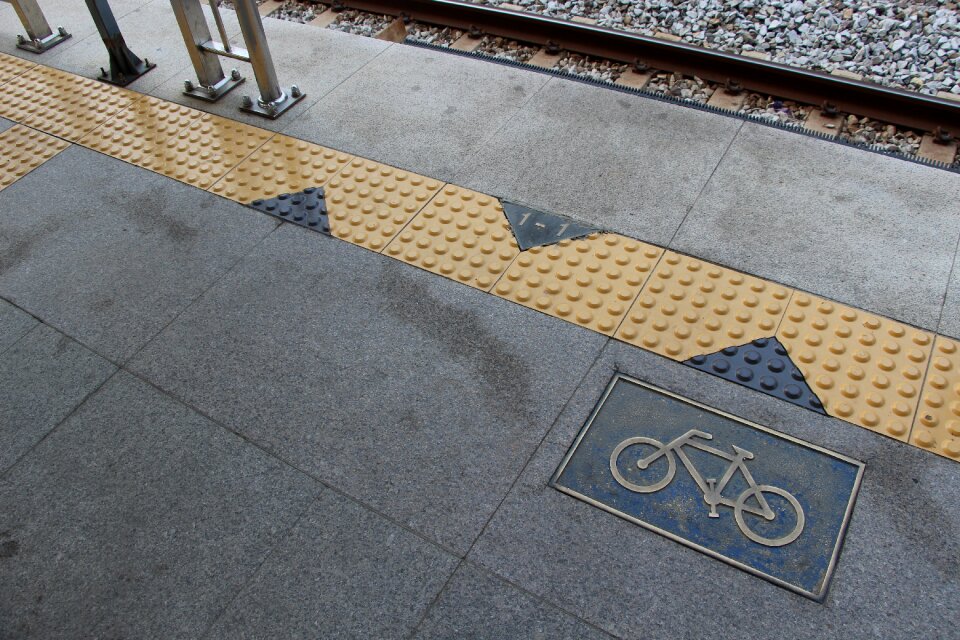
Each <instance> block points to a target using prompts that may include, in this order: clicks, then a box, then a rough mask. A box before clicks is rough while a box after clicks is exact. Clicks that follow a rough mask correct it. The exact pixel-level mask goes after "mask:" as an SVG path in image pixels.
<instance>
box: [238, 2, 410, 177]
mask: <svg viewBox="0 0 960 640" xmlns="http://www.w3.org/2000/svg"><path fill="white" fill-rule="evenodd" d="M328 10H329V9H328ZM228 11H229V9H228ZM234 37H236V36H234ZM396 44H397V43H396V42H393V43H390V45H388V46H386V47H384V48H383V49H381V50H380V51H378V52H377V53H376V55H374V56H373V57H372V58H370V59H369V60H367V61H366V62H364V63H363V64H362V65H360V66H359V67H357V68H356V69H354V70H353V72H352V73H350V74H349V75H348V76H346V77H345V78H343V79H342V80H341V81H340V82H337V83H336V84H334V85H333V86H332V87H330V88H329V89H328V90H327V91H324V92H323V93H322V94H321V95H320V97H319V98H317V99H316V101H314V103H313V104H311V105H310V106H309V107H307V108H306V109H304V110H303V111H301V112H300V113H298V114H296V115H294V117H293V118H291V119H290V120H287V121H286V122H285V123H284V126H283V128H281V129H278V130H277V133H284V132H285V131H287V130H288V129H289V128H290V126H291V125H292V124H293V123H294V122H297V121H298V120H300V119H301V118H303V117H304V116H305V115H307V113H309V112H310V111H311V110H312V109H313V108H314V107H316V106H317V105H319V104H320V102H321V101H322V100H323V99H324V98H326V97H327V96H328V95H330V94H331V93H333V92H334V91H335V90H336V89H338V88H339V87H340V85H342V84H344V83H345V82H346V81H347V80H350V79H351V78H353V76H355V75H357V74H358V73H360V72H361V71H363V70H364V69H366V68H367V67H368V66H369V65H371V64H373V61H374V60H376V59H377V58H379V57H380V56H382V55H383V54H384V53H385V52H386V51H389V50H390V49H391V48H392V47H393V46H395V45H396ZM221 117H226V116H221ZM284 135H287V137H290V138H293V137H296V136H290V135H289V134H285V133H284ZM297 140H300V138H297ZM304 142H310V140H304ZM313 144H320V143H319V142H314V143H313ZM320 146H323V147H326V146H327V145H325V144H320ZM327 148H329V149H334V148H333V147H327ZM334 151H342V152H343V153H347V154H349V155H352V156H355V155H357V154H355V153H353V152H352V151H344V150H342V149H334ZM358 157H359V156H358ZM397 168H398V169H404V167H397ZM404 170H405V171H410V170H409V169H404ZM412 173H416V172H415V171H413V172H412Z"/></svg>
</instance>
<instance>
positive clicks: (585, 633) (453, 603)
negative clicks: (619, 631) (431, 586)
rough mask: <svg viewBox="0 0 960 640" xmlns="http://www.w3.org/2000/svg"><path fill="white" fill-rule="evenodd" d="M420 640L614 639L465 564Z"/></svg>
mask: <svg viewBox="0 0 960 640" xmlns="http://www.w3.org/2000/svg"><path fill="white" fill-rule="evenodd" d="M414 638H417V639H419V640H428V639H431V640H432V639H439V638H473V639H476V640H480V639H482V638H490V639H491V640H493V639H496V640H501V639H504V638H510V639H511V640H513V639H516V640H520V639H521V638H529V639H530V640H567V639H571V640H572V639H573V638H609V636H608V635H607V634H605V633H603V632H602V631H599V630H597V629H595V628H593V627H591V626H590V625H588V624H586V623H584V622H583V621H581V620H578V619H577V618H575V617H573V616H571V615H569V614H566V613H564V612H562V611H560V610H559V609H557V608H555V607H553V606H551V605H549V604H545V603H544V602H542V601H541V600H538V599H537V598H534V597H533V596H531V595H529V594H526V593H523V592H522V591H520V590H519V589H517V588H516V587H513V586H511V585H509V584H507V583H506V582H503V581H502V580H500V579H498V578H496V577H494V576H491V575H490V574H488V573H486V572H485V571H483V570H481V569H478V568H476V567H473V566H471V565H469V564H464V565H462V566H461V567H460V568H459V569H457V572H456V574H455V575H454V576H453V579H452V580H451V581H450V584H448V585H447V586H446V587H445V588H444V590H443V593H442V594H440V598H439V599H438V600H437V602H436V604H434V605H433V608H431V609H430V613H429V614H427V617H426V619H425V620H424V621H423V624H422V625H421V626H420V629H419V630H418V632H417V634H416V635H415V636H414Z"/></svg>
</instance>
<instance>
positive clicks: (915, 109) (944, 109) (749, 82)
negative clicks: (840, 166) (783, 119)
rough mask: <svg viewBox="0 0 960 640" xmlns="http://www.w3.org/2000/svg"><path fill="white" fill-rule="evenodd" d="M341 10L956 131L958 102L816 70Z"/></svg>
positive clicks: (466, 6)
mask: <svg viewBox="0 0 960 640" xmlns="http://www.w3.org/2000/svg"><path fill="white" fill-rule="evenodd" d="M334 6H335V7H337V6H339V7H344V8H350V9H357V10H360V11H368V12H371V13H380V14H387V15H393V16H409V17H410V18H411V19H414V20H418V21H421V22H426V23H430V24H438V25H443V26H450V27H456V28H460V29H477V30H479V31H481V32H483V33H485V34H490V35H495V36H501V37H506V38H511V39H514V40H520V41H523V42H531V43H534V44H541V45H545V44H548V43H550V44H555V45H556V46H559V47H560V48H561V49H565V50H568V51H573V52H576V53H581V54H587V55H592V56H596V57H600V58H607V59H611V60H616V61H619V62H626V63H631V64H632V63H634V62H636V61H641V62H643V63H645V64H647V65H649V67H650V68H652V69H660V70H665V71H675V72H678V73H681V74H684V75H693V76H698V77H700V78H704V79H706V80H711V81H714V82H720V83H725V82H727V81H728V80H733V81H735V82H739V83H740V85H742V86H743V88H745V89H749V90H751V91H757V92H761V93H766V94H769V95H772V96H776V97H778V98H787V99H791V100H796V101H798V102H803V103H806V104H813V105H817V106H821V105H823V104H824V103H825V102H826V103H830V104H831V105H834V106H835V107H836V108H837V110H838V111H841V112H846V113H853V114H856V115H858V116H868V117H870V118H874V119H877V120H881V121H883V122H890V123H893V124H897V125H903V126H907V127H910V128H914V129H919V130H922V131H934V130H935V129H936V128H937V127H942V128H943V129H945V130H947V131H950V132H952V133H954V134H956V133H957V132H960V101H954V100H949V99H945V98H939V97H937V96H930V95H926V94H922V93H917V92H913V91H904V90H902V89H895V88H892V87H885V86H883V85H879V84H874V83H871V82H863V81H859V80H853V79H849V78H844V77H840V76H834V75H830V74H827V73H822V72H819V71H811V70H809V69H802V68H799V67H793V66H788V65H785V64H780V63H777V62H770V61H767V60H760V59H756V58H750V57H747V56H742V55H737V54H733V53H728V52H725V51H720V50H716V49H706V48H703V47H697V46H693V45H690V44H686V43H682V42H673V41H670V40H664V39H660V38H651V37H647V36H642V35H638V34H635V33H630V32H628V31H621V30H618V29H610V28H607V27H599V26H596V25H590V24H582V23H578V22H570V21H567V20H559V19H557V18H551V17H548V16H542V15H538V14H533V13H526V12H519V11H513V10H507V9H500V8H497V7H491V6H485V5H478V4H473V3H470V2H462V1H459V0H340V1H339V2H336V3H335V5H334Z"/></svg>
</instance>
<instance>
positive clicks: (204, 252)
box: [0, 146, 276, 361]
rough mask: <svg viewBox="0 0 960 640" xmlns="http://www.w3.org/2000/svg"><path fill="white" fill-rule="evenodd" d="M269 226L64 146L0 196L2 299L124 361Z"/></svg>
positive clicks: (189, 190)
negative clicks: (58, 152)
mask: <svg viewBox="0 0 960 640" xmlns="http://www.w3.org/2000/svg"><path fill="white" fill-rule="evenodd" d="M53 203H55V204H53ZM275 224H276V223H275V222H274V221H273V220H271V219H270V218H268V217H267V216H264V215H262V214H259V213H257V212H255V211H253V210H251V209H248V208H246V207H243V206H241V205H238V204H235V203H232V202H230V201H227V200H224V199H222V198H219V197H217V196H215V195H212V194H208V193H204V192H203V191H200V190H198V189H195V188H193V187H189V186H186V185H183V184H180V183H178V182H175V181H173V180H171V179H169V178H166V177H164V176H160V175H157V174H154V173H151V172H149V171H145V170H143V169H139V168H136V167H133V166H131V165H128V164H125V163H123V162H120V161H119V160H114V159H112V158H109V157H107V156H104V155H101V154H99V153H95V152H93V151H89V150H86V149H82V148H80V147H76V146H75V147H71V148H70V149H67V150H66V151H64V152H63V153H60V154H59V155H57V156H56V157H55V158H53V159H52V160H50V161H48V162H46V163H44V164H43V165H42V166H40V167H39V168H37V169H36V170H35V171H32V172H30V173H29V174H27V175H26V176H24V177H23V178H21V179H20V180H18V181H17V182H16V183H14V184H13V185H11V186H10V187H9V188H7V189H4V190H3V191H2V192H0V294H2V295H3V296H4V297H5V298H7V299H9V300H11V301H12V302H15V303H16V304H17V305H18V306H20V307H23V308H24V309H26V310H28V311H30V312H31V313H33V314H34V315H36V316H37V317H39V318H41V319H42V320H44V321H45V322H49V323H50V324H51V325H53V326H55V327H57V328H58V329H60V330H61V331H63V332H64V333H66V334H68V335H70V336H71V337H73V338H75V339H76V340H79V341H80V342H82V343H83V344H85V345H86V346H88V347H90V348H91V349H94V350H95V351H97V352H98V353H100V354H101V355H105V356H106V357H108V358H110V359H113V360H117V361H122V360H124V359H126V358H128V357H129V356H130V355H131V354H132V353H134V352H135V351H136V350H137V349H139V348H140V347H141V346H142V345H143V344H144V343H146V341H147V340H149V339H150V338H151V337H153V336H154V335H155V334H156V333H157V332H158V331H159V330H160V329H161V328H163V326H164V325H165V324H167V323H168V322H169V321H170V320H171V319H172V318H173V317H174V316H175V315H176V314H177V313H179V312H180V311H182V310H183V308H184V307H185V306H186V305H187V304H189V303H190V302H191V301H192V300H193V299H194V298H196V296H198V295H199V294H200V293H201V292H203V291H204V290H205V289H206V288H207V287H209V286H210V285H211V284H213V282H214V281H215V280H216V279H217V278H219V277H220V276H221V275H222V274H223V273H224V272H225V271H226V270H227V269H228V268H229V267H230V266H231V265H233V264H234V263H235V262H236V260H237V259H238V258H240V257H241V256H242V255H243V254H244V253H246V252H247V251H248V250H249V249H250V248H251V247H252V246H253V245H254V244H255V243H256V242H258V241H259V240H260V239H261V238H262V237H263V236H264V235H265V234H267V233H269V232H270V231H271V230H272V229H274V228H275Z"/></svg>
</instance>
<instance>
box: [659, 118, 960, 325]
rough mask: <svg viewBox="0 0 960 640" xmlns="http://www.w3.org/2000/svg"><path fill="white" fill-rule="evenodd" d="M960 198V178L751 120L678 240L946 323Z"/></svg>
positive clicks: (839, 296) (901, 313) (919, 319)
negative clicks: (942, 314)
mask: <svg viewBox="0 0 960 640" xmlns="http://www.w3.org/2000/svg"><path fill="white" fill-rule="evenodd" d="M787 150H789V152H787ZM958 201H960V175H956V174H953V173H950V172H947V171H942V170H940V169H934V168H930V167H924V166H922V165H918V164H912V163H908V162H903V161H901V160H897V159H896V158H887V157H884V156H881V155H877V154H874V153H869V152H867V151H863V150H858V149H851V148H847V147H842V146H840V145H837V144H834V143H831V142H827V141H824V140H817V139H815V138H809V137H805V136H798V135H796V134H795V133H793V132H790V131H781V130H778V129H772V128H770V127H765V126H762V125H758V124H751V123H747V124H745V125H744V127H743V130H742V131H741V132H740V134H739V135H738V136H737V138H736V139H735V140H734V142H733V144H732V145H731V147H730V151H729V152H728V153H727V155H726V156H725V157H724V159H723V162H721V163H720V166H719V167H718V168H717V171H716V173H715V174H714V176H713V177H712V178H711V180H710V182H709V184H707V186H706V188H704V190H703V194H702V195H701V196H700V198H699V199H698V200H697V203H696V205H695V206H694V207H693V209H692V210H691V211H690V214H689V215H688V216H687V219H686V220H685V221H684V223H683V226H682V227H681V228H680V230H679V232H678V233H677V237H676V239H675V240H674V241H673V242H672V243H671V248H672V249H676V250H678V251H683V252H685V253H689V254H691V255H695V256H697V257H700V258H704V259H707V260H713V261H715V262H719V263H721V264H723V265H727V266H730V267H734V268H737V269H741V270H743V271H747V272H749V273H753V274H756V275H759V276H762V277H764V278H770V279H773V280H776V281H778V282H782V283H785V284H789V285H792V286H796V287H799V288H801V289H805V290H807V291H810V292H812V293H816V294H818V295H822V296H827V297H829V298H833V299H835V300H838V301H839V302H843V303H845V304H850V305H853V306H857V307H861V308H863V309H867V310H870V311H873V312H875V313H880V314H883V315H887V316H890V317H892V318H896V319H898V320H902V321H905V322H909V323H911V324H915V325H919V326H920V327H923V328H925V329H936V326H937V318H939V315H940V307H941V305H942V304H943V299H944V293H945V291H946V288H947V280H948V278H949V274H950V265H951V264H952V262H953V256H954V253H955V251H956V248H957V238H958V237H960V215H958V213H957V211H958V209H957V202H958Z"/></svg>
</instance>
